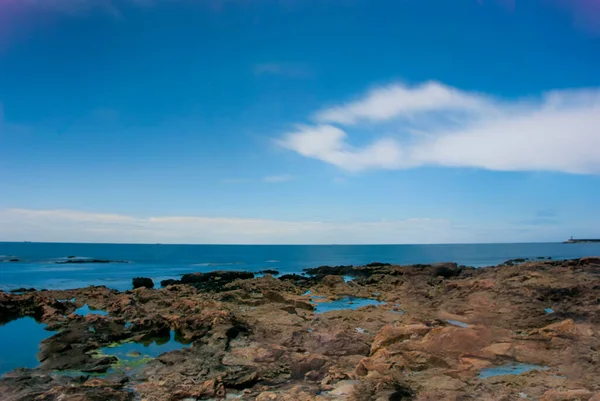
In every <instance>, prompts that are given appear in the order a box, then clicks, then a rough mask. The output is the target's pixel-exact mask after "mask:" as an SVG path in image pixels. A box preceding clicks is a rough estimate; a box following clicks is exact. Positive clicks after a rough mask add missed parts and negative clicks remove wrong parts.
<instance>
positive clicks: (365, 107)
mask: <svg viewBox="0 0 600 401" xmlns="http://www.w3.org/2000/svg"><path fill="white" fill-rule="evenodd" d="M485 109H489V106H488V105H487V100H486V99H485V98H484V97H481V96H478V95H475V94H469V93H465V92H461V91H459V90H457V89H454V88H450V87H448V86H445V85H442V84H439V83H437V82H428V83H426V84H423V85H421V86H417V87H414V88H411V87H408V86H405V85H402V84H393V85H389V86H386V87H381V88H376V89H373V90H371V91H370V92H369V93H368V94H367V96H365V97H363V98H362V99H359V100H357V101H354V102H351V103H346V104H344V105H342V106H336V107H332V108H329V109H326V110H323V111H320V112H318V113H317V114H316V115H315V119H316V120H317V121H319V122H324V123H339V124H354V123H356V122H358V121H360V120H361V119H364V120H370V121H384V120H389V119H391V118H394V117H398V116H402V115H403V116H410V115H414V114H417V113H426V112H430V111H439V110H465V111H472V112H475V111H481V110H485Z"/></svg>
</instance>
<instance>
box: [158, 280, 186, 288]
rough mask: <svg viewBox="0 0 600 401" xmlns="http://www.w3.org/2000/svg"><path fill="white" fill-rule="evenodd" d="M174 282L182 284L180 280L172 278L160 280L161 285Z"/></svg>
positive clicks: (164, 285)
mask: <svg viewBox="0 0 600 401" xmlns="http://www.w3.org/2000/svg"><path fill="white" fill-rule="evenodd" d="M174 284H181V281H180V280H173V279H172V278H170V279H167V280H162V281H161V282H160V285H161V287H166V286H168V285H174Z"/></svg>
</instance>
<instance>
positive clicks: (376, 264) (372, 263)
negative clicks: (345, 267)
mask: <svg viewBox="0 0 600 401" xmlns="http://www.w3.org/2000/svg"><path fill="white" fill-rule="evenodd" d="M391 265H392V264H391V263H382V262H371V263H369V264H368V265H365V266H366V267H384V266H391Z"/></svg>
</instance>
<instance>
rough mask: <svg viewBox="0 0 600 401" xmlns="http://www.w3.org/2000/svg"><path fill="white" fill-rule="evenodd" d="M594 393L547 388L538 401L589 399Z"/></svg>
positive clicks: (586, 400) (578, 400)
mask: <svg viewBox="0 0 600 401" xmlns="http://www.w3.org/2000/svg"><path fill="white" fill-rule="evenodd" d="M592 397H594V394H593V393H592V392H590V391H588V390H583V389H581V390H565V391H560V390H548V391H546V392H545V393H544V395H542V398H540V401H589V400H590V399H591V398H592Z"/></svg>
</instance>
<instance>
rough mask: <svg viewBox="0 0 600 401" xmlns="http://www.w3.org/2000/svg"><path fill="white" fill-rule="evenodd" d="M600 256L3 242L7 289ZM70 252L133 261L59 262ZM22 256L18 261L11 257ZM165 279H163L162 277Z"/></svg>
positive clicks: (499, 250) (588, 251) (459, 249)
mask: <svg viewBox="0 0 600 401" xmlns="http://www.w3.org/2000/svg"><path fill="white" fill-rule="evenodd" d="M596 255H600V243H588V244H562V243H528V244H448V245H322V246H321V245H160V244H69V243H30V242H0V289H1V290H11V289H15V288H20V287H25V288H36V289H69V288H79V287H85V286H89V285H105V286H107V287H109V288H114V289H117V290H121V291H122V290H126V289H130V288H131V279H132V278H133V277H138V276H142V277H150V278H152V279H153V280H154V281H155V283H157V282H158V281H160V280H164V279H167V278H178V277H179V276H181V275H182V274H185V273H190V272H206V271H212V270H246V271H253V272H258V271H261V270H264V269H274V270H278V271H279V272H281V273H301V272H302V269H305V268H309V267H316V266H321V265H349V264H353V265H361V264H366V263H370V262H374V261H377V262H389V263H397V264H415V263H434V262H456V263H458V264H464V265H469V266H475V267H482V266H489V265H497V264H500V263H502V262H504V261H506V260H508V259H515V258H532V259H535V258H538V257H545V258H546V257H551V258H552V259H571V258H578V257H582V256H596ZM69 256H76V257H83V258H93V259H102V260H113V261H116V260H119V261H127V262H128V263H108V264H59V263H58V264H57V263H56V262H60V261H62V260H65V259H66V258H67V257H69ZM11 259H18V260H19V262H9V260H11ZM157 285H158V283H157Z"/></svg>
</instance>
